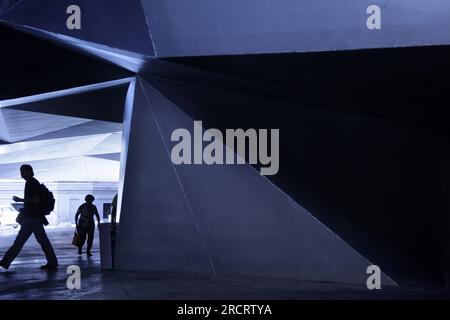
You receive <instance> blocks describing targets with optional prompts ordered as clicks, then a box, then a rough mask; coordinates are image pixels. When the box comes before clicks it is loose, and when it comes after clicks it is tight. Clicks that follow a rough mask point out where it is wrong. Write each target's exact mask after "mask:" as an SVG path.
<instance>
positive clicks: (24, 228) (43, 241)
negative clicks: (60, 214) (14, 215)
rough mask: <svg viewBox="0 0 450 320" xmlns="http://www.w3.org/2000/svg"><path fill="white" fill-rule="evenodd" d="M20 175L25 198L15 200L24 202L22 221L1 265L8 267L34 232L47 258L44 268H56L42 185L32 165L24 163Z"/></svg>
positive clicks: (15, 199) (20, 219)
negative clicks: (46, 228)
mask: <svg viewBox="0 0 450 320" xmlns="http://www.w3.org/2000/svg"><path fill="white" fill-rule="evenodd" d="M20 175H21V176H22V178H23V179H24V180H25V181H26V183H25V192H24V198H23V199H22V198H19V197H16V196H14V197H13V200H14V201H15V202H23V203H24V207H23V209H21V211H20V214H19V216H18V222H19V223H20V226H21V227H20V231H19V233H18V234H17V237H16V239H15V240H14V244H13V245H12V246H11V248H9V250H8V251H7V252H6V253H5V256H4V257H3V259H2V260H1V261H0V266H2V267H3V268H5V269H8V268H9V266H10V265H11V263H12V262H13V260H14V259H15V258H16V257H17V255H18V254H19V253H20V250H22V248H23V246H24V244H25V243H26V242H27V240H28V238H29V237H30V236H31V234H34V236H35V237H36V240H37V242H38V243H39V244H40V245H41V247H42V250H43V251H44V253H45V257H46V258H47V264H46V265H43V266H41V269H43V270H50V269H56V268H57V267H58V260H57V258H56V255H55V251H54V250H53V247H52V245H51V243H50V240H49V239H48V237H47V234H46V233H45V229H44V224H46V221H47V219H46V218H45V214H44V213H43V209H42V206H41V205H40V200H39V199H40V197H41V196H40V195H41V194H42V193H41V190H42V185H41V184H40V183H39V181H37V180H36V179H35V178H34V172H33V168H32V167H31V166H30V165H27V164H24V165H23V166H21V167H20Z"/></svg>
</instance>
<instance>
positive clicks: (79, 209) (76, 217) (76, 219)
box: [75, 205, 82, 225]
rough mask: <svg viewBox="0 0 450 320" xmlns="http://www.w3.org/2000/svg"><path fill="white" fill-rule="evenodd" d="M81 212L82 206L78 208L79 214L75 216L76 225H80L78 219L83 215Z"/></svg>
mask: <svg viewBox="0 0 450 320" xmlns="http://www.w3.org/2000/svg"><path fill="white" fill-rule="evenodd" d="M81 210H82V205H81V206H80V207H78V210H77V213H76V214H75V224H76V225H78V217H79V216H80V214H81Z"/></svg>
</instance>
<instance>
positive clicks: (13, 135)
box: [0, 108, 89, 142]
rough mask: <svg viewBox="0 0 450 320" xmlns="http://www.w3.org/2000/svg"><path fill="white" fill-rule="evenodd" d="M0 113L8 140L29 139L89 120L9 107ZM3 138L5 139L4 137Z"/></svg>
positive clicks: (0, 110)
mask: <svg viewBox="0 0 450 320" xmlns="http://www.w3.org/2000/svg"><path fill="white" fill-rule="evenodd" d="M0 113H1V114H2V117H3V119H4V122H5V128H6V130H7V131H8V141H9V142H17V141H21V140H25V139H29V138H32V137H36V136H39V135H43V134H46V133H49V132H53V131H58V130H61V129H65V128H68V127H71V126H75V125H79V124H82V123H85V122H88V121H89V120H86V119H81V118H73V117H63V116H55V115H48V114H43V113H38V112H29V111H20V110H13V109H9V108H2V109H0ZM0 132H1V131H0ZM3 138H4V139H5V137H3ZM5 140H6V139H5Z"/></svg>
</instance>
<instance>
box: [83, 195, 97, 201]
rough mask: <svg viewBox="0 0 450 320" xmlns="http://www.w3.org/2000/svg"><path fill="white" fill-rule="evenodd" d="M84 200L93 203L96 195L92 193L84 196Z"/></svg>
mask: <svg viewBox="0 0 450 320" xmlns="http://www.w3.org/2000/svg"><path fill="white" fill-rule="evenodd" d="M84 200H85V201H86V202H87V203H92V202H94V200H95V198H94V196H93V195H92V194H88V195H87V196H86V198H84Z"/></svg>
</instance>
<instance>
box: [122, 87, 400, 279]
mask: <svg viewBox="0 0 450 320" xmlns="http://www.w3.org/2000/svg"><path fill="white" fill-rule="evenodd" d="M143 89H144V90H145V93H144V90H143ZM152 114H154V115H155V118H153V116H152ZM155 120H156V121H155ZM192 121H193V120H192V119H191V118H190V117H188V116H187V115H186V114H184V113H183V112H181V111H180V110H179V109H178V108H177V107H176V106H175V105H173V104H172V103H171V102H170V101H169V100H167V99H166V98H165V97H163V96H162V95H161V94H160V93H159V92H158V91H157V90H156V89H154V88H153V87H152V86H151V85H150V84H148V83H147V82H145V81H144V80H138V82H137V84H136V96H135V103H134V106H133V117H132V120H131V131H130V138H129V140H128V154H127V163H126V168H127V169H126V173H125V183H124V194H123V203H122V211H121V221H120V227H119V236H118V250H117V254H116V256H117V266H118V268H119V269H128V270H158V271H170V270H178V271H184V272H187V271H192V270H196V271H203V272H205V271H207V272H211V271H213V272H214V271H215V272H217V273H218V274H241V275H253V276H269V277H276V278H296V279H303V280H317V281H319V280H329V281H338V282H353V283H365V281H366V279H367V274H366V268H367V266H368V265H370V264H371V263H370V262H368V261H367V260H366V259H365V258H364V257H362V256H361V255H359V254H358V253H357V252H356V251H355V250H353V249H352V248H351V247H350V246H348V245H347V244H346V243H344V242H343V241H342V240H341V239H340V238H338V237H337V236H336V235H335V234H334V233H333V232H331V231H330V230H329V229H327V228H326V227H325V226H324V225H322V224H321V223H320V222H319V221H317V220H316V219H315V218H313V217H312V216H311V215H310V214H309V213H308V212H307V211H306V210H304V209H303V208H302V207H300V206H299V205H298V204H297V203H295V202H294V201H293V200H292V199H290V198H289V197H288V196H287V195H286V194H285V193H283V192H282V191H281V190H280V189H278V188H277V187H276V186H275V185H273V184H272V183H270V182H269V180H267V179H265V178H264V177H262V176H260V174H259V173H258V172H257V171H255V170H254V169H253V168H252V167H250V166H248V165H222V166H220V165H213V166H208V165H181V166H173V165H172V163H171V160H170V157H169V151H170V149H171V144H172V142H170V135H171V132H172V130H174V129H176V128H186V129H188V130H192V126H193V122H192ZM127 186H132V187H127ZM138 244H141V245H138ZM205 258H209V259H210V261H211V264H212V268H211V269H212V270H208V268H207V266H208V265H207V263H206V262H205ZM211 264H210V266H211ZM384 281H385V283H392V281H391V280H390V279H388V278H387V277H385V278H384Z"/></svg>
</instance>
